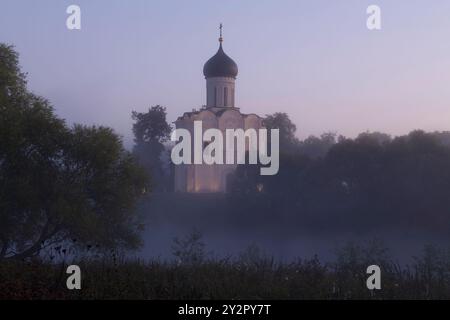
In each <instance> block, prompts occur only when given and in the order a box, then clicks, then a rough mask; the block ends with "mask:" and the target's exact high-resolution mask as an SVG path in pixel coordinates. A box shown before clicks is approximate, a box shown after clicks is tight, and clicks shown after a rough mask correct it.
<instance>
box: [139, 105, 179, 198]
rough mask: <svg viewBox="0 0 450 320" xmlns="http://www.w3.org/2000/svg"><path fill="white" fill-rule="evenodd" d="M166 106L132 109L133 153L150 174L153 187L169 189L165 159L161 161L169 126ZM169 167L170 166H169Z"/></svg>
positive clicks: (169, 178) (168, 176) (169, 179)
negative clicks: (141, 109)
mask: <svg viewBox="0 0 450 320" xmlns="http://www.w3.org/2000/svg"><path fill="white" fill-rule="evenodd" d="M166 116H167V113H166V108H165V107H162V106H160V105H156V106H153V107H151V108H149V110H148V111H147V112H145V113H140V112H136V111H133V113H132V116H131V117H132V119H133V120H134V121H135V123H134V124H133V133H134V142H135V146H134V149H133V152H134V154H135V155H136V157H137V158H138V159H139V163H140V164H141V165H142V166H143V167H144V168H145V169H146V171H147V172H148V173H149V174H150V175H151V177H152V181H153V183H154V187H155V189H157V190H160V191H161V190H167V189H169V185H170V182H171V181H172V179H171V176H170V173H169V174H168V173H167V172H168V171H169V172H170V170H168V168H167V167H165V165H167V161H166V162H164V161H163V159H162V158H163V156H164V151H165V145H164V143H165V142H167V140H168V139H169V135H170V132H171V130H172V128H171V126H170V125H169V124H168V123H167V120H166ZM169 168H170V167H169Z"/></svg>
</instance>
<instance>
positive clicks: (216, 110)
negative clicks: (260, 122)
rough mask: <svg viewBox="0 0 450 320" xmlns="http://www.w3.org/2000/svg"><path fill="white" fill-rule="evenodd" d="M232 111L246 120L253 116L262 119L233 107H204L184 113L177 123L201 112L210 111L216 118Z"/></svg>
mask: <svg viewBox="0 0 450 320" xmlns="http://www.w3.org/2000/svg"><path fill="white" fill-rule="evenodd" d="M230 110H235V111H237V112H239V113H240V114H241V115H242V116H243V117H244V118H246V117H248V116H252V115H253V116H256V117H258V118H261V117H260V116H258V115H257V114H254V113H249V114H245V113H242V112H240V111H239V108H233V107H221V108H217V107H210V108H205V107H204V108H201V109H199V110H195V111H192V112H185V113H183V115H182V116H181V117H178V119H177V121H178V120H182V119H183V118H184V119H186V118H191V117H192V116H195V115H197V114H199V113H200V112H203V111H210V112H212V113H214V115H215V116H216V117H220V116H221V115H222V114H223V113H224V112H226V111H230Z"/></svg>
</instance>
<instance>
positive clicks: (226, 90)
mask: <svg viewBox="0 0 450 320" xmlns="http://www.w3.org/2000/svg"><path fill="white" fill-rule="evenodd" d="M223 106H224V107H226V106H228V88H227V87H225V88H223Z"/></svg>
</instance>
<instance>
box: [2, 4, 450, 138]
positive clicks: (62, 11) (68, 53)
mask: <svg viewBox="0 0 450 320" xmlns="http://www.w3.org/2000/svg"><path fill="white" fill-rule="evenodd" d="M70 4H77V5H79V6H80V7H81V10H82V30H81V31H69V30H67V29H66V26H65V22H66V17H67V14H66V8H67V6H68V5H70ZM369 4H377V5H379V6H380V7H381V10H382V30H381V31H369V30H367V28H366V18H367V15H366V8H367V6H368V5H369ZM449 17H450V1H448V0H431V1H430V0H428V1H425V0H421V1H419V0H396V1H380V0H372V1H366V0H340V1H331V0H328V1H324V0H308V1H298V0H292V1H274V0H272V1H264V0H258V1H242V0H227V1H225V0H223V1H210V0H204V1H195V0H193V1H185V0H183V1H182V0H179V1H167V0H161V1H156V0H155V1H150V0H148V1H144V0H141V1H138V0H132V1H106V0H89V1H87V0H83V1H81V0H71V1H64V0H40V1H32V0H28V1H24V0H0V42H6V43H10V44H14V45H15V46H16V49H17V50H18V51H19V52H20V57H21V65H22V67H23V70H24V71H26V72H28V78H29V87H30V88H31V90H32V91H34V92H35V93H37V94H39V95H42V96H45V97H47V98H48V99H49V100H50V101H51V102H52V103H53V105H54V107H55V109H56V112H57V113H58V115H60V116H61V117H63V118H65V119H67V121H68V122H69V123H73V122H80V123H85V124H101V125H107V126H111V127H113V128H115V129H116V130H117V132H118V133H120V134H121V135H123V136H124V140H125V142H126V144H127V146H130V145H131V141H132V135H131V124H132V122H131V119H130V114H131V111H132V110H138V111H144V110H146V109H147V108H148V107H149V106H151V105H155V104H161V105H164V106H166V107H167V108H168V115H169V120H170V121H174V120H175V118H176V117H177V116H178V115H181V114H182V113H183V112H185V111H190V110H191V109H192V108H195V107H199V106H201V105H203V104H205V80H204V78H203V74H202V68H203V64H204V63H205V61H206V60H207V59H208V58H210V57H211V56H212V55H213V54H214V53H215V52H216V50H217V47H218V42H217V38H218V24H219V23H220V22H223V24H224V37H225V42H224V49H225V52H227V54H228V55H230V56H231V57H232V58H233V59H234V60H235V61H236V62H237V64H238V66H239V75H238V78H237V83H236V104H237V106H238V107H240V108H241V110H242V111H243V112H245V113H251V112H253V113H257V114H260V115H265V114H268V113H273V112H277V111H282V112H287V113H288V114H289V115H290V117H291V119H292V120H293V121H294V122H295V123H296V125H297V128H298V136H299V137H300V138H304V137H306V136H308V135H310V134H315V135H318V134H320V133H322V132H325V131H335V132H338V133H339V134H343V135H346V136H355V135H356V134H358V133H359V132H362V131H366V130H370V131H383V132H387V133H391V134H394V135H396V134H404V133H407V132H409V131H410V130H413V129H419V128H420V129H425V130H450V18H449Z"/></svg>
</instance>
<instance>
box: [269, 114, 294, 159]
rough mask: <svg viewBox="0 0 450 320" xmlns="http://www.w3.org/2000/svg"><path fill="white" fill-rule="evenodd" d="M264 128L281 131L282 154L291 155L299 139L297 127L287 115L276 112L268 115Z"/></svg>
mask: <svg viewBox="0 0 450 320" xmlns="http://www.w3.org/2000/svg"><path fill="white" fill-rule="evenodd" d="M264 126H265V127H266V128H267V129H279V133H280V153H289V152H292V151H293V150H294V149H295V147H296V146H297V144H298V139H297V138H296V136H295V131H296V130H297V127H296V125H295V124H294V123H292V121H291V119H289V116H288V115H287V113H282V112H276V113H274V114H272V115H266V118H265V119H264ZM269 141H270V139H269Z"/></svg>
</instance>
